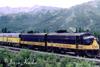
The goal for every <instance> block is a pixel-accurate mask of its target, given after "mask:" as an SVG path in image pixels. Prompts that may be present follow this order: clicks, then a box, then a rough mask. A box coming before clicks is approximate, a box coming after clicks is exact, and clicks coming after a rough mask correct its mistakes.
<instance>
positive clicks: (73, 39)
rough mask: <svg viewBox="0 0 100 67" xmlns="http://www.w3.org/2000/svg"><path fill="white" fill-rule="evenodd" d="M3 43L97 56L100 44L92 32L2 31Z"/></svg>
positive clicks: (0, 36) (1, 39) (0, 41)
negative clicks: (27, 32)
mask: <svg viewBox="0 0 100 67" xmlns="http://www.w3.org/2000/svg"><path fill="white" fill-rule="evenodd" d="M0 43H1V44H2V45H9V46H20V47H27V48H33V49H34V48H36V49H40V50H47V51H56V52H66V51H73V52H75V53H77V54H81V55H83V54H84V55H87V56H95V55H97V54H98V50H99V44H98V43H97V40H96V38H95V37H94V36H93V35H91V34H90V33H49V34H46V33H35V34H22V33H0Z"/></svg>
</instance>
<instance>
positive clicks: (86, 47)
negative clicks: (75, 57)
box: [78, 34, 99, 57]
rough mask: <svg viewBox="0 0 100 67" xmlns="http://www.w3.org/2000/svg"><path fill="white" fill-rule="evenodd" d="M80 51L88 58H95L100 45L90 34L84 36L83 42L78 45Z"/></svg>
mask: <svg viewBox="0 0 100 67" xmlns="http://www.w3.org/2000/svg"><path fill="white" fill-rule="evenodd" d="M78 49H79V50H80V51H83V52H84V53H85V55H86V56H88V57H95V56H96V55H98V52H99V44H98V42H97V39H96V37H95V36H93V35H91V34H88V35H83V36H82V42H81V44H79V45H78Z"/></svg>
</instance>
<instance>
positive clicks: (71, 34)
mask: <svg viewBox="0 0 100 67" xmlns="http://www.w3.org/2000/svg"><path fill="white" fill-rule="evenodd" d="M85 34H90V33H84V32H83V33H49V34H48V35H58V36H60V35H62V36H81V35H85Z"/></svg>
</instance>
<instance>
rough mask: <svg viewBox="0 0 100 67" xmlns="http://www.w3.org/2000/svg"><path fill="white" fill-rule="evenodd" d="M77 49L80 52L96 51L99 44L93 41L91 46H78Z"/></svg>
mask: <svg viewBox="0 0 100 67" xmlns="http://www.w3.org/2000/svg"><path fill="white" fill-rule="evenodd" d="M78 49H80V50H93V49H94V50H97V49H99V44H98V43H97V41H96V40H94V41H93V43H92V44H90V45H78Z"/></svg>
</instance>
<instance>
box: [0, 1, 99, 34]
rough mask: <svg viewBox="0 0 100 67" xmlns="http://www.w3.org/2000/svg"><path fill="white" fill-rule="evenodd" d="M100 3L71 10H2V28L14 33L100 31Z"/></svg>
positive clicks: (25, 8)
mask: <svg viewBox="0 0 100 67" xmlns="http://www.w3.org/2000/svg"><path fill="white" fill-rule="evenodd" d="M99 3H100V1H99V0H95V1H91V2H88V3H84V4H81V5H77V6H73V7H71V8H69V9H63V8H56V7H45V6H34V7H31V8H27V7H24V8H10V7H1V8H0V28H4V27H7V28H8V29H9V30H10V31H12V32H26V31H29V30H36V31H40V32H43V31H44V30H46V31H49V32H53V31H56V30H59V29H75V28H79V27H81V28H83V29H89V30H91V31H97V32H98V31H100V23H99V21H100V19H99V18H100V4H99Z"/></svg>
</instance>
